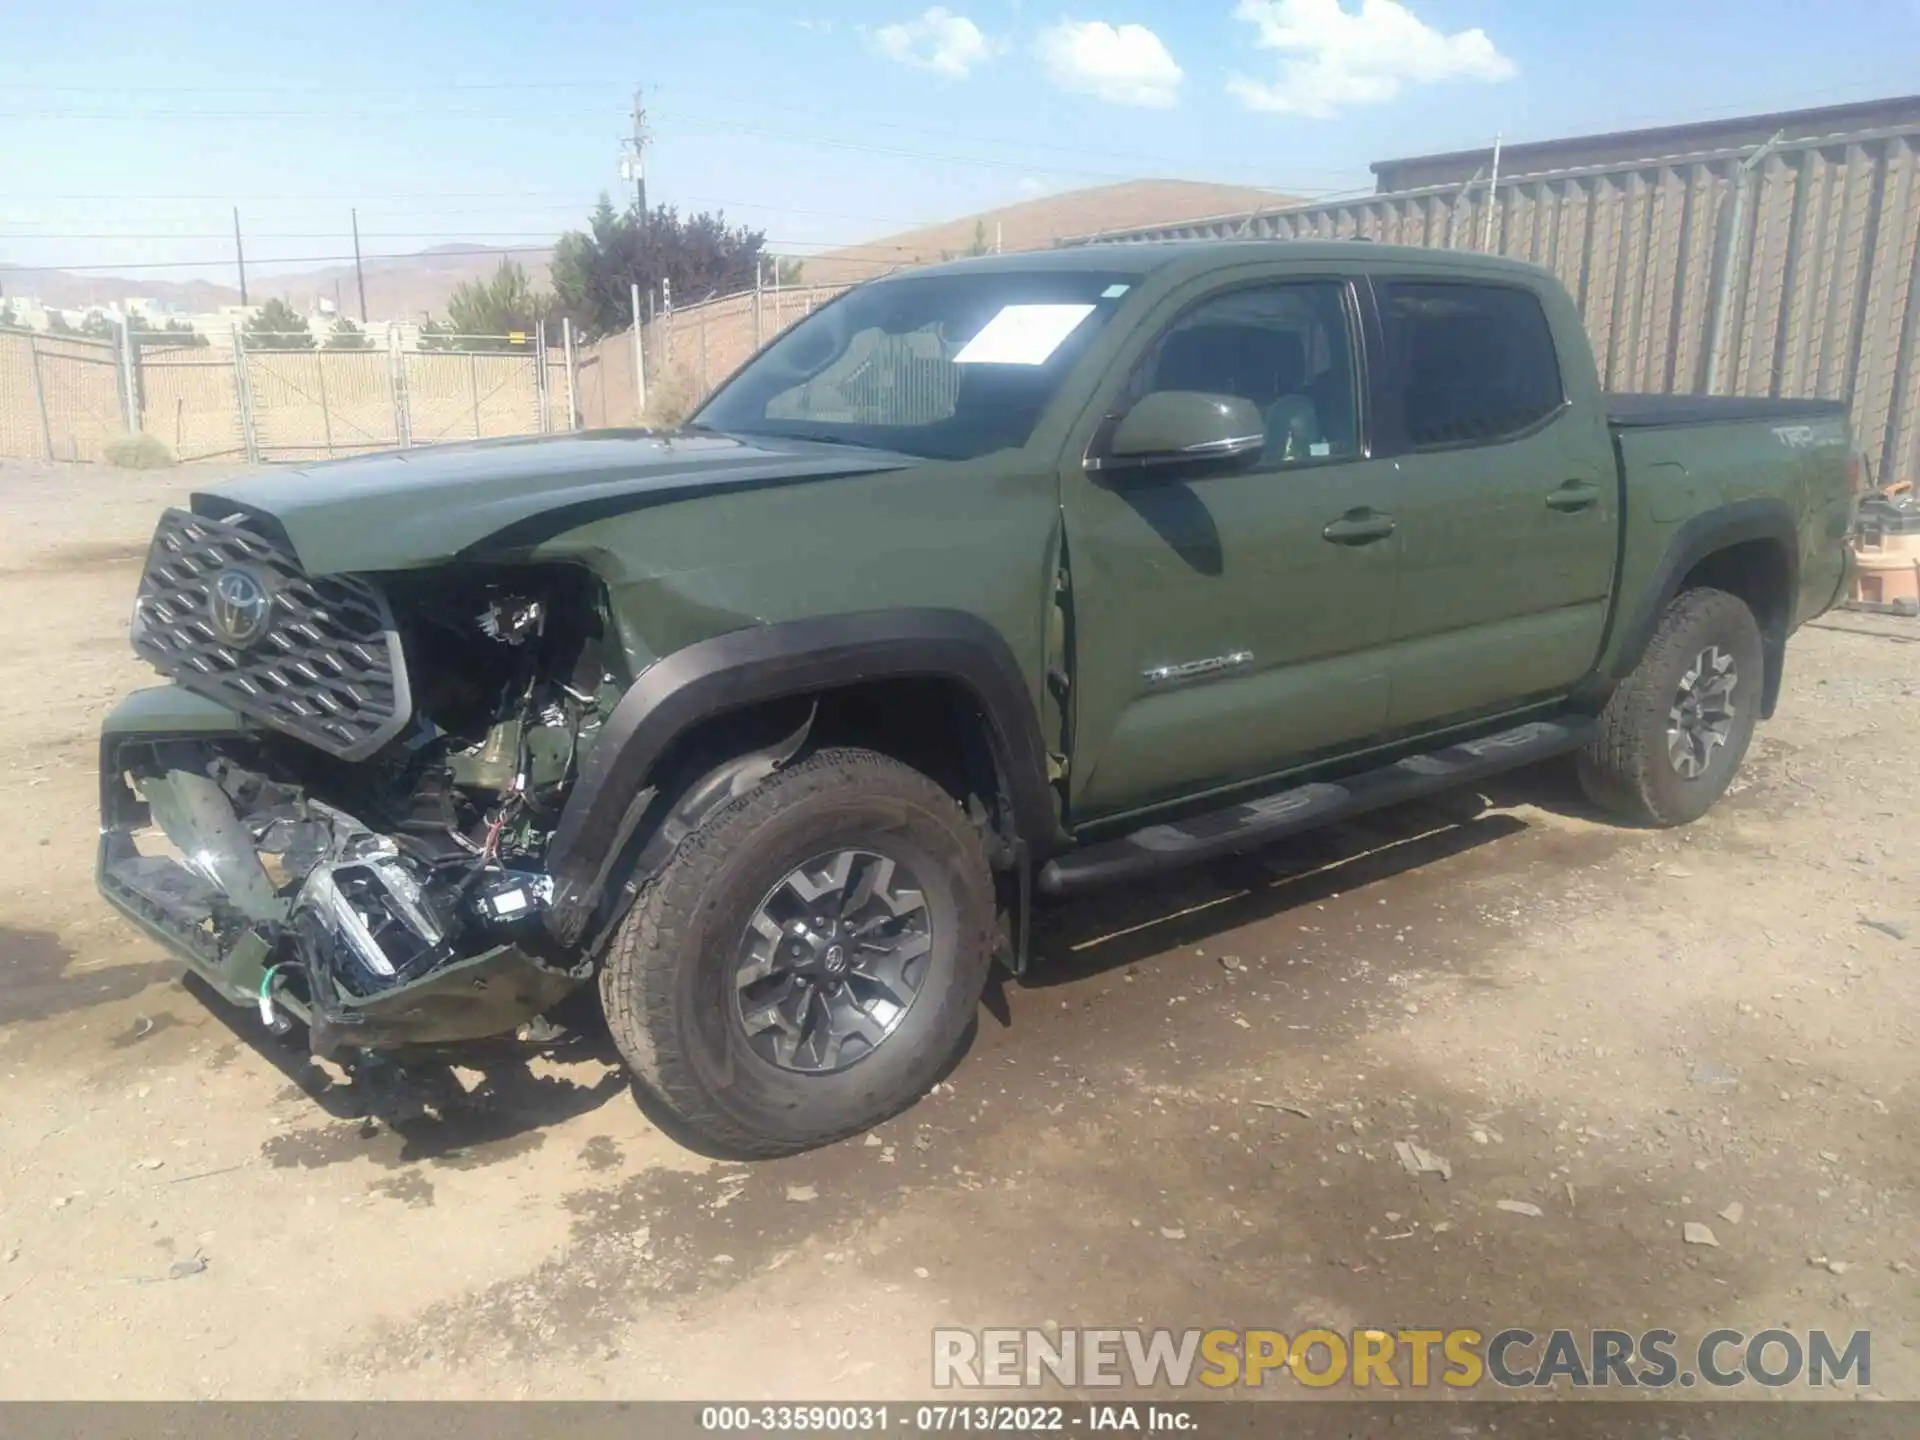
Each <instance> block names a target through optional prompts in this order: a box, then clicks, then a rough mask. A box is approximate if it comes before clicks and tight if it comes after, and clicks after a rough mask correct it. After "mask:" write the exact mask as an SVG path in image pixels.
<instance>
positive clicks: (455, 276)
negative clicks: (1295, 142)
mask: <svg viewBox="0 0 1920 1440" xmlns="http://www.w3.org/2000/svg"><path fill="white" fill-rule="evenodd" d="M1289 203H1291V197H1289V196H1285V195H1279V194H1276V193H1274V192H1273V191H1271V190H1253V189H1248V188H1247V187H1245V186H1240V185H1211V184H1206V183H1203V182H1199V181H1192V180H1130V181H1126V182H1123V183H1121V184H1118V185H1101V186H1097V187H1095V188H1093V189H1088V190H1068V191H1063V192H1062V193H1060V194H1057V195H1043V196H1040V197H1037V198H1035V199H1032V200H1022V201H1020V202H1019V203H1017V204H1013V205H1003V206H1001V207H1000V208H999V209H997V210H987V211H983V212H981V213H980V214H977V215H963V216H960V217H959V218H958V219H954V220H948V221H944V222H943V223H941V224H938V225H929V226H927V227H925V228H924V229H920V230H909V231H906V232H904V233H903V234H899V235H887V236H883V237H881V238H880V239H878V240H872V241H867V242H864V243H862V244H860V245H855V246H848V247H846V248H844V249H840V250H834V251H829V252H826V253H824V254H820V255H811V256H808V257H806V259H805V262H804V270H803V276H804V279H805V280H806V281H807V282H809V283H812V284H839V283H844V282H847V281H852V280H861V279H865V278H867V277H868V276H871V275H875V274H878V273H880V272H882V271H884V270H886V269H889V268H891V267H893V266H895V265H915V264H927V263H930V262H932V261H936V260H939V259H940V258H941V256H942V254H943V253H947V252H951V253H954V254H960V253H964V252H965V251H966V250H967V248H968V247H969V246H971V245H972V244H973V243H974V240H975V237H976V235H979V234H984V236H985V239H986V242H987V243H988V244H989V245H992V244H993V243H995V240H996V238H997V240H998V243H999V245H1000V247H1001V248H1002V249H1003V250H1043V249H1046V248H1047V247H1049V246H1051V245H1052V244H1053V243H1054V242H1055V241H1056V240H1063V239H1066V238H1068V237H1069V236H1075V235H1086V234H1090V233H1092V232H1095V231H1100V230H1126V229H1134V228H1137V227H1139V226H1143V225H1163V224H1169V223H1172V222H1175V221H1180V220H1199V219H1204V218H1206V217H1208V216H1213V215H1230V214H1235V213H1238V212H1242V211H1246V210H1251V209H1254V208H1256V207H1260V206H1266V207H1274V206H1280V205H1286V204H1289ZM552 257H553V250H552V247H550V246H529V247H527V248H524V249H518V250H515V251H513V252H512V254H511V257H510V258H512V259H514V260H517V261H518V262H519V263H520V264H522V265H524V266H526V268H527V270H528V272H529V273H530V274H532V275H533V276H535V277H536V279H538V280H540V281H545V280H546V278H547V267H548V265H549V263H550V262H551V260H552ZM501 259H502V254H501V252H500V251H499V250H496V249H490V248H488V247H485V246H479V245H437V246H435V247H433V248H432V249H430V250H423V251H421V252H420V253H418V254H416V255H404V256H396V257H392V258H386V259H376V260H368V261H366V262H365V268H366V280H367V313H368V314H369V315H370V316H371V317H372V318H373V319H375V320H418V319H419V318H420V316H421V314H422V313H423V312H424V313H429V314H433V315H445V314H446V309H447V297H448V296H450V295H452V294H453V291H454V288H455V287H456V286H458V285H459V284H460V283H461V282H462V281H463V280H475V279H481V278H484V277H485V276H488V275H491V274H492V273H493V271H494V270H495V269H497V268H498V267H499V264H500V261H501ZM247 280H248V284H247V298H248V299H249V300H251V301H253V302H254V303H255V304H258V303H260V302H261V301H262V300H266V299H269V298H271V297H273V296H276V295H278V296H281V297H283V298H285V299H286V300H287V301H289V302H290V303H291V304H292V305H293V306H294V307H295V308H296V309H299V310H309V309H311V308H312V307H313V304H314V302H315V301H316V300H322V299H325V300H335V301H337V302H338V303H339V306H340V309H341V311H342V312H343V313H345V314H348V315H357V314H359V310H360V300H359V293H358V291H357V289H356V287H355V284H354V274H353V265H352V264H351V262H349V263H347V264H342V265H329V266H327V267H326V268H324V269H319V270H307V271H301V272H298V273H294V274H281V275H267V274H256V273H249V275H248V277H247ZM0 286H4V287H5V291H6V293H7V294H8V295H31V296H34V297H36V298H37V299H39V300H41V301H43V302H44V303H46V304H48V305H53V306H57V307H60V308H63V309H84V308H85V307H86V306H89V305H106V304H111V303H112V302H114V301H116V300H126V299H129V298H132V297H138V296H147V297H151V298H152V299H155V300H159V301H162V302H164V303H166V304H168V305H171V306H173V307H175V308H177V309H180V310H186V311H208V310H218V309H219V308H220V307H222V306H224V305H238V304H239V303H240V291H239V288H238V287H237V286H234V285H224V284H217V283H214V282H212V281H208V280H158V279H149V278H146V277H144V276H141V275H132V276H122V275H81V274H75V273H74V272H72V271H67V270H37V269H19V270H16V269H9V268H5V267H0Z"/></svg>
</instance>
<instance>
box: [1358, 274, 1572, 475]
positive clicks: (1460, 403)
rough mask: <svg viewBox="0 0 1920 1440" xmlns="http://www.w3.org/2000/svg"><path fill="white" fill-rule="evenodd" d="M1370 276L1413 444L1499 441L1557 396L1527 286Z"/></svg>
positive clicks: (1552, 361)
mask: <svg viewBox="0 0 1920 1440" xmlns="http://www.w3.org/2000/svg"><path fill="white" fill-rule="evenodd" d="M1376 283H1377V290H1378V294H1379V297H1380V319H1381V324H1382V325H1383V327H1384V328H1385V331H1386V343H1387V365H1388V374H1389V376H1390V377H1391V379H1390V383H1391V384H1392V386H1393V388H1394V389H1395V390H1396V391H1397V392H1398V396H1399V401H1400V413H1401V423H1402V424H1403V426H1404V427H1405V430H1406V437H1407V443H1408V444H1409V445H1411V446H1412V447H1413V448H1415V449H1421V448H1425V447H1432V446H1444V445H1475V444H1490V443H1492V442H1494V441H1497V440H1504V439H1506V438H1508V437H1509V436H1512V435H1517V434H1519V433H1520V432H1521V431H1523V430H1526V429H1527V428H1529V427H1530V426H1533V425H1537V424H1539V423H1540V422H1541V421H1542V420H1544V419H1546V418H1547V417H1548V416H1549V415H1552V414H1553V413H1554V412H1555V411H1557V410H1558V409H1559V408H1560V407H1561V405H1562V404H1564V403H1565V399H1566V394H1565V391H1564V390H1563V389H1562V388H1561V384H1560V362H1559V359H1558V358H1557V357H1556V356H1555V354H1554V351H1553V332H1552V331H1551V330H1550V329H1549V328H1548V325H1547V316H1546V312H1545V311H1543V310H1542V309H1541V308H1540V298H1539V297H1538V296H1537V295H1535V294H1534V293H1533V292H1532V291H1531V290H1526V289H1523V288H1521V287H1519V286H1513V285H1474V284H1457V283H1452V282H1432V283H1429V282H1426V281H1413V280H1390V281H1386V282H1384V283H1380V282H1376Z"/></svg>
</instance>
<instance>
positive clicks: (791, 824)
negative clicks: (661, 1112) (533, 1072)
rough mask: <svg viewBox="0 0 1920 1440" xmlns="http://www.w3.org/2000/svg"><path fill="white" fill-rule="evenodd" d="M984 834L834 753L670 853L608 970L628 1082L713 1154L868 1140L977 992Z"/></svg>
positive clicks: (932, 1072)
mask: <svg viewBox="0 0 1920 1440" xmlns="http://www.w3.org/2000/svg"><path fill="white" fill-rule="evenodd" d="M993 922H994V889H993V878H992V874H991V872H990V870H989V868H988V865H987V859H986V851H985V847H984V845H983V843H982V838H981V836H980V834H979V832H978V830H977V829H976V828H975V826H974V825H973V824H972V822H971V821H969V820H968V818H967V816H966V815H965V813H964V812H963V811H962V810H961V808H960V806H959V805H958V804H957V803H956V802H955V801H954V799H953V798H952V797H951V796H950V795H948V794H947V793H946V791H944V790H942V789H941V788H940V787H939V786H938V785H936V784H935V783H934V782H933V781H931V780H929V779H928V778H927V777H926V776H924V775H922V774H920V773H919V772H918V771H916V770H913V769H910V768H909V767H907V766H905V765H902V764H900V763H899V762H898V761H896V760H892V759H889V758H888V757H886V756H883V755H878V754H875V753H873V752H871V751H863V750H827V751H822V752H821V753H819V754H817V755H814V756H812V757H810V758H809V759H807V760H805V761H802V762H801V763H799V764H797V765H794V766H791V767H790V768H788V769H785V770H782V771H779V772H777V773H776V774H775V775H773V776H772V777H771V778H769V779H768V780H767V781H766V782H765V783H764V784H762V785H760V786H759V787H757V788H756V789H754V790H753V791H751V792H749V793H748V794H746V795H743V796H741V797H740V798H739V799H737V800H735V801H733V802H732V803H731V804H729V805H728V806H726V807H725V808H724V809H722V810H720V811H719V812H717V813H716V814H714V815H713V816H711V817H710V818H709V819H708V820H707V821H706V822H705V823H704V824H703V825H701V826H700V828H699V829H698V830H696V831H695V832H694V833H693V834H691V835H690V836H688V837H687V839H686V840H685V841H684V842H682V844H681V846H680V848H679V850H678V851H677V852H676V853H675V855H674V857H673V859H672V860H671V861H670V862H669V863H668V864H667V866H666V868H665V869H664V870H663V871H662V872H661V874H660V875H659V876H658V877H657V878H656V879H655V880H654V882H653V883H652V884H651V885H649V886H648V887H647V889H646V891H645V892H644V893H643V894H642V895H641V897H640V899H639V901H638V902H637V903H636V904H635V906H634V908H633V910H632V912H631V913H630V914H629V915H628V916H627V918H626V920H625V922H624V923H623V924H622V925H621V927H620V930H619V932H618V934H617V935H616V936H615V938H614V942H613V945H612V946H611V948H610V950H609V952H608V955H607V959H606V963H605V965H604V966H603V967H602V970H601V997H602V1000H603V1002H604V1004H605V1006H606V1012H607V1021H608V1025H609V1028H610V1029H611V1030H612V1032H613V1036H614V1040H615V1042H616V1043H617V1044H618V1045H619V1047H620V1050H621V1053H622V1054H623V1055H624V1056H625V1058H626V1060H627V1062H628V1065H629V1066H630V1067H631V1069H632V1070H633V1073H634V1076H635V1078H636V1079H637V1080H638V1081H639V1083H640V1084H641V1085H642V1086H643V1087H644V1088H645V1089H646V1090H647V1091H649V1092H650V1093H651V1094H652V1095H653V1096H654V1097H655V1098H656V1099H657V1100H658V1101H659V1102H660V1103H661V1104H662V1105H664V1106H665V1107H666V1109H667V1110H668V1111H669V1112H670V1113H671V1114H672V1115H673V1116H674V1117H675V1118H676V1119H677V1120H679V1121H680V1122H681V1123H682V1124H684V1125H685V1126H686V1127H687V1128H688V1129H689V1130H691V1131H692V1132H694V1134H695V1135H697V1136H698V1137H700V1138H701V1139H703V1140H704V1141H706V1142H707V1143H708V1144H710V1145H711V1146H713V1147H714V1148H716V1149H719V1150H722V1151H724V1152H726V1153H729V1154H734V1155H741V1156H767V1155H780V1154H786V1153H789V1152H792V1151H796V1150H804V1149H808V1148H810V1147H812V1146H815V1145H822V1144H825V1143H827V1142H829V1141H832V1140H836V1139H839V1138H841V1137H843V1136H846V1135H850V1134H853V1133H855V1132H857V1131H859V1130H863V1129H865V1128H867V1127H868V1126H870V1125H872V1124H874V1123H876V1122H877V1121H879V1120H882V1119H884V1118H886V1117H887V1116H888V1115H890V1114H892V1113H894V1112H895V1111H897V1110H899V1109H902V1108H904V1107H905V1106H906V1105H908V1104H910V1103H911V1102H912V1101H913V1100H914V1099H916V1098H917V1097H918V1096H919V1095H920V1094H921V1093H922V1092H923V1091H924V1090H925V1089H926V1088H927V1087H928V1086H929V1085H931V1084H932V1083H933V1081H934V1079H935V1078H936V1077H937V1076H938V1075H939V1074H940V1071H941V1069H942V1067H943V1066H944V1065H945V1064H946V1063H947V1062H948V1061H949V1060H950V1059H951V1058H952V1056H953V1054H954V1051H955V1050H956V1048H957V1047H958V1045H959V1043H960V1041H961V1039H962V1037H963V1036H964V1035H965V1033H966V1031H967V1028H968V1026H969V1025H970V1023H971V1022H972V1019H973V1016H974V1012H975V1008H976V1006H977V1004H978V1001H979V997H980V992H981V990H982V989H983V988H984V986H985V984H986V976H987V967H988V964H989V959H990V955H991V950H990V937H991V934H992V927H993Z"/></svg>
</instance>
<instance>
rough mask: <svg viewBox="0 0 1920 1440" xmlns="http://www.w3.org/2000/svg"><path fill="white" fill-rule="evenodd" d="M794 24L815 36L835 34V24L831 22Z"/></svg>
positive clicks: (806, 21) (799, 21) (813, 21)
mask: <svg viewBox="0 0 1920 1440" xmlns="http://www.w3.org/2000/svg"><path fill="white" fill-rule="evenodd" d="M793 23H794V24H796V25H798V26H799V27H800V28H801V29H802V30H807V31H811V32H812V33H813V34H815V35H831V34H832V33H833V22H832V21H831V20H796V21H794V22H793Z"/></svg>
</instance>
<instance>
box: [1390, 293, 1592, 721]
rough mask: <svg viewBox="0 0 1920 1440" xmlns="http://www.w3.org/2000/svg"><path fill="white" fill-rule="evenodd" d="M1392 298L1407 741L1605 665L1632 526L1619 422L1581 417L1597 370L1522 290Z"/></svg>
mask: <svg viewBox="0 0 1920 1440" xmlns="http://www.w3.org/2000/svg"><path fill="white" fill-rule="evenodd" d="M1374 290H1375V294H1376V297H1377V303H1378V307H1379V313H1380V323H1381V330H1382V335H1383V339H1384V342H1385V343H1384V349H1385V355H1384V363H1383V367H1382V374H1381V377H1380V383H1379V385H1378V386H1377V387H1376V393H1377V394H1378V396H1379V401H1380V408H1381V410H1382V412H1383V414H1382V419H1381V433H1382V448H1383V449H1384V450H1387V451H1389V452H1390V453H1392V454H1393V455H1394V456H1395V457H1396V459H1397V461H1398V463H1399V464H1400V466H1401V469H1402V477H1403V484H1402V486H1401V489H1400V494H1399V498H1398V501H1397V503H1396V515H1397V517H1398V520H1399V524H1400V534H1401V537H1402V546H1403V548H1402V552H1401V557H1400V566H1399V573H1398V580H1397V592H1396V597H1395V602H1394V620H1393V647H1394V659H1393V679H1392V690H1393V693H1392V699H1391V701H1390V703H1389V707H1388V708H1389V720H1390V725H1391V727H1392V728H1393V729H1394V730H1396V731H1400V730H1407V729H1419V728H1424V727H1429V726H1434V725H1440V724H1445V723H1447V722H1450V721H1454V720H1467V719H1471V718H1473V717H1475V716H1478V715H1484V714H1493V713H1498V712H1500V711H1502V710H1506V709H1512V708H1516V707H1519V706H1521V705H1524V704H1527V703H1529V702H1531V701H1534V700H1543V699H1550V698H1554V697H1557V696H1559V695H1563V694H1565V693H1566V692H1567V691H1568V690H1570V689H1571V688H1572V687H1573V685H1574V683H1575V682H1576V681H1578V680H1579V679H1580V678H1581V677H1582V676H1583V675H1585V674H1586V673H1587V671H1588V670H1589V669H1590V668H1591V667H1592V665H1593V663H1594V660H1595V657H1596V656H1597V655H1598V653H1599V649H1600V643H1601V639H1602V637H1603V634H1604V632H1605V629H1606V620H1607V598H1608V593H1609V589H1610V586H1611V583H1612V577H1613V568H1614V552H1615V534H1616V527H1617V526H1618V524H1619V513H1618V511H1619V497H1618V487H1617V483H1616V474H1615V467H1614V463H1613V454H1612V450H1611V448H1610V442H1609V440H1608V437H1607V431H1606V421H1605V416H1604V415H1603V414H1601V413H1599V407H1598V406H1596V405H1592V404H1591V403H1589V404H1586V405H1584V406H1576V405H1574V404H1572V403H1570V400H1569V396H1570V395H1582V396H1586V397H1588V400H1589V402H1590V401H1591V398H1592V397H1593V396H1594V395H1596V394H1597V389H1598V386H1597V381H1595V379H1594V378H1593V376H1592V360H1591V357H1590V355H1589V354H1588V353H1587V352H1586V351H1585V350H1584V349H1582V350H1580V351H1579V352H1577V353H1572V354H1568V353H1563V352H1564V351H1565V350H1566V349H1567V348H1568V347H1556V345H1555V330H1554V326H1553V324H1552V323H1550V321H1549V317H1548V311H1547V308H1546V306H1545V305H1543V303H1542V298H1541V296H1540V294H1539V293H1538V292H1537V291H1536V290H1534V289H1533V288H1531V287H1530V286H1529V285H1527V284H1526V283H1524V281H1523V279H1522V278H1521V277H1518V276H1511V277H1510V276H1507V275H1500V276H1498V277H1497V278H1496V277H1488V278H1485V279H1481V278H1473V277H1465V276H1459V275H1457V274H1448V275H1441V274H1438V273H1435V274H1434V275H1432V276H1423V275H1418V274H1410V275H1400V276H1396V275H1393V274H1391V273H1384V274H1380V275H1377V276H1376V277H1375V280H1374ZM1551 298H1553V299H1555V300H1557V299H1558V297H1551ZM1565 309H1566V314H1565V315H1564V316H1563V317H1561V318H1562V321H1563V324H1564V325H1566V326H1571V327H1572V329H1571V339H1572V341H1574V342H1577V343H1578V344H1580V345H1582V346H1584V344H1585V342H1584V339H1583V338H1582V337H1581V335H1580V333H1579V330H1578V321H1577V318H1575V317H1574V316H1573V313H1572V310H1571V307H1570V306H1567V307H1565ZM1563 333H1564V332H1563Z"/></svg>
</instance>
